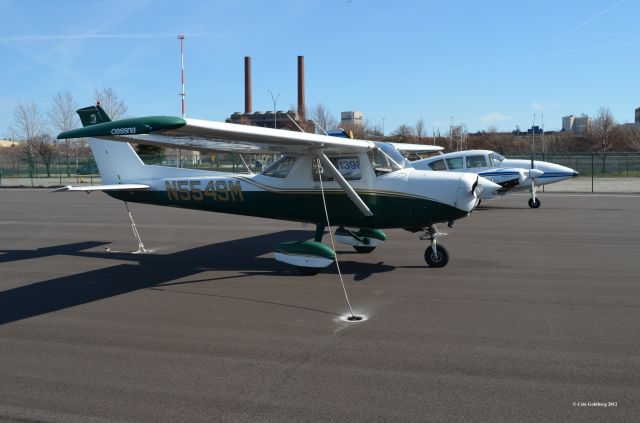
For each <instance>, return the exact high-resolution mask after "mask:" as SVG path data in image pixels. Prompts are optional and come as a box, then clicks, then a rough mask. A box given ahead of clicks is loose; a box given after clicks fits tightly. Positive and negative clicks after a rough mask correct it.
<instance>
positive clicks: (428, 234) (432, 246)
mask: <svg viewBox="0 0 640 423" xmlns="http://www.w3.org/2000/svg"><path fill="white" fill-rule="evenodd" d="M446 235H447V234H446V233H443V232H439V231H438V229H436V227H435V226H434V225H429V227H428V228H426V229H425V230H424V234H423V235H422V236H421V237H420V239H424V240H428V241H429V246H427V249H426V250H425V251H424V261H426V262H427V264H428V265H429V267H436V268H437V267H445V266H446V265H447V263H449V253H448V252H447V250H446V249H445V248H444V247H443V246H441V245H439V244H438V238H439V237H442V236H446Z"/></svg>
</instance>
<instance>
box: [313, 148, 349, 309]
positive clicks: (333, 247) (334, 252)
mask: <svg viewBox="0 0 640 423" xmlns="http://www.w3.org/2000/svg"><path fill="white" fill-rule="evenodd" d="M315 160H316V170H317V171H318V179H319V180H320V193H321V195H322V205H323V206H324V215H325V217H326V219H327V228H329V238H330V239H331V248H332V249H333V254H334V255H335V257H336V268H337V269H338V276H339V277H340V283H341V284H342V290H343V291H344V298H345V299H346V300H347V305H348V306H349V312H350V313H351V318H355V315H354V314H353V308H351V302H350V301H349V294H347V288H346V286H345V285H344V279H342V272H341V271H340V262H339V261H338V253H337V252H336V244H335V242H334V241H333V232H331V223H330V222H329V212H328V211H327V200H326V199H325V198H324V185H323V184H322V171H323V168H322V163H321V162H320V158H316V159H315Z"/></svg>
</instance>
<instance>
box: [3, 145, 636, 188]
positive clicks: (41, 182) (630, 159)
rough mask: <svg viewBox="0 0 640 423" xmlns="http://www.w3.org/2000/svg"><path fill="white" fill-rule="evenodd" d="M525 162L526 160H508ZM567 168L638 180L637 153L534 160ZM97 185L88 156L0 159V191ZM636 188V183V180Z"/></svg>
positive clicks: (232, 167) (242, 163)
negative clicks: (6, 188)
mask: <svg viewBox="0 0 640 423" xmlns="http://www.w3.org/2000/svg"><path fill="white" fill-rule="evenodd" d="M508 157H509V158H514V159H515V158H519V159H529V158H530V157H529V156H508ZM277 158H278V156H275V155H264V154H262V155H253V154H243V155H238V154H211V155H204V154H203V155H199V156H198V155H191V154H189V155H184V156H183V155H180V156H169V155H166V156H141V159H142V160H143V162H145V164H150V165H161V166H173V167H176V166H177V167H184V168H191V169H203V170H214V171H220V172H234V173H249V171H248V170H247V168H249V169H251V171H252V172H260V171H261V170H262V169H263V168H264V167H266V166H268V165H269V164H270V163H272V162H273V161H274V160H275V159H277ZM536 159H537V160H543V161H548V162H553V163H557V164H561V165H563V166H567V167H570V168H572V169H574V170H576V171H577V172H579V173H580V179H583V180H584V178H589V179H591V185H592V191H594V186H595V185H596V184H597V180H598V179H599V178H640V153H611V154H608V155H606V156H602V155H599V154H591V153H585V154H543V155H538V156H537V157H536ZM83 183H86V184H99V183H100V173H99V172H98V168H97V166H96V163H95V161H94V160H93V158H92V157H91V156H81V157H73V158H67V157H63V156H59V157H58V156H56V157H53V158H52V159H51V160H49V161H48V162H45V161H44V160H42V159H41V158H37V159H36V158H33V159H17V158H0V187H57V186H64V185H73V184H83ZM638 184H639V186H640V179H638Z"/></svg>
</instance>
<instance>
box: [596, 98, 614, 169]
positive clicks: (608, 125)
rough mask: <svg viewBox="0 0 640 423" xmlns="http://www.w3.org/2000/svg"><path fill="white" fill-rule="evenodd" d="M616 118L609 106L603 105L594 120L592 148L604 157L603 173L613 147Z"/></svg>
mask: <svg viewBox="0 0 640 423" xmlns="http://www.w3.org/2000/svg"><path fill="white" fill-rule="evenodd" d="M616 126H617V123H616V120H615V119H614V117H613V114H612V113H611V110H609V108H608V107H601V108H600V109H599V110H598V113H597V114H596V117H595V119H594V120H593V130H592V133H591V150H592V151H593V152H594V153H598V155H599V156H600V158H602V173H603V174H604V173H605V171H606V160H607V154H608V153H609V151H611V150H612V149H613V145H614V138H615V136H614V135H615V134H614V132H615V128H616Z"/></svg>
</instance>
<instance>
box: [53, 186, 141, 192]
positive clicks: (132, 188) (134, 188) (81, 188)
mask: <svg viewBox="0 0 640 423" xmlns="http://www.w3.org/2000/svg"><path fill="white" fill-rule="evenodd" d="M150 188H151V187H150V186H149V185H143V184H114V185H84V186H83V185H80V186H75V187H74V186H71V185H67V186H66V187H61V188H57V189H54V190H53V191H51V192H65V191H84V192H91V191H140V190H145V189H150Z"/></svg>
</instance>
